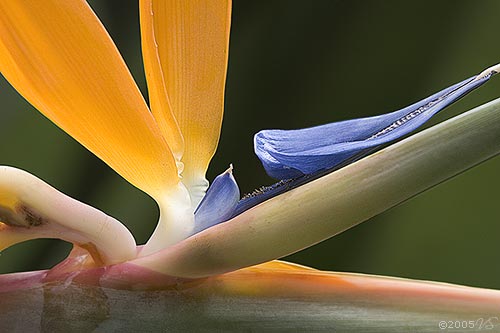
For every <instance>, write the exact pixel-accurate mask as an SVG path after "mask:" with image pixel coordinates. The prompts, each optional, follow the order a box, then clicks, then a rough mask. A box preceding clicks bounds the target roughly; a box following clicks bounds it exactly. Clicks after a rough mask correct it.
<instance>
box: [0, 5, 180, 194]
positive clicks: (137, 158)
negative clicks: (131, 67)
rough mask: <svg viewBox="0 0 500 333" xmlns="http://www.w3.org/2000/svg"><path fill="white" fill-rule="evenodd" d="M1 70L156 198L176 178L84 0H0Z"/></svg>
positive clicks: (156, 130)
mask: <svg viewBox="0 0 500 333" xmlns="http://www.w3.org/2000/svg"><path fill="white" fill-rule="evenodd" d="M0 70H1V72H2V74H3V75H4V76H5V77H6V78H7V80H8V81H9V82H10V83H11V84H12V85H13V86H14V87H15V88H16V89H17V90H18V91H19V92H20V93H21V95H23V96H24V97H25V98H26V99H27V100H28V101H29V102H30V103H31V104H33V105H34V106H35V107H36V108H37V109H38V110H39V111H41V112H42V113H43V114H44V115H45V116H47V117H48V118H50V119H51V120H52V121H53V122H54V123H56V124H57V125H58V126H59V127H61V128H62V129H64V130H65V131H66V132H67V133H68V134H70V135H71V136H73V137H74V138H75V139H76V140H78V141H79V142H80V143H81V144H82V145H84V146H85V147H86V148H87V149H89V150H90V151H92V152H93V153H94V154H96V155H97V156H98V157H99V158H101V159H102V160H103V161H105V162H106V163H107V164H108V165H109V166H111V167H112V168H113V169H114V170H115V171H117V172H118V173H119V174H120V175H122V176H123V177H124V178H126V179H127V180H128V181H129V182H131V183H132V184H133V185H135V186H137V187H139V188H140V189H142V190H144V191H146V192H147V193H149V194H151V195H152V196H155V197H158V196H159V195H161V194H162V192H164V191H165V189H166V188H168V187H171V186H173V185H175V184H177V183H178V182H179V177H178V172H177V168H176V165H175V161H174V158H173V156H172V153H171V152H170V149H169V147H168V145H167V143H166V142H165V140H164V139H163V137H162V135H161V133H160V131H159V128H158V126H157V125H156V123H155V121H154V119H153V117H152V116H151V114H150V112H149V110H148V107H147V105H146V103H145V101H144V98H143V97H142V95H141V93H140V91H139V89H138V88H137V86H136V84H135V82H134V81H133V79H132V76H131V74H130V73H129V71H128V69H127V67H126V65H125V63H124V61H123V59H122V58H121V56H120V54H119V53H118V50H117V49H116V47H115V45H114V44H113V42H112V40H111V38H110V37H109V35H108V34H107V32H106V31H105V29H104V27H103V26H102V24H101V23H100V22H99V20H98V18H97V17H96V16H95V14H94V13H93V12H92V10H91V9H90V7H89V6H88V4H87V2H86V1H83V0H72V1H56V0H44V1H38V0H18V1H17V0H16V1H1V2H0Z"/></svg>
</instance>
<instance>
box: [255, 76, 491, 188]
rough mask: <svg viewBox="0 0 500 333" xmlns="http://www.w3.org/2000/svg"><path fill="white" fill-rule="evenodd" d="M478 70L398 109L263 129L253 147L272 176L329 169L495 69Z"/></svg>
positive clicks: (425, 116)
mask: <svg viewBox="0 0 500 333" xmlns="http://www.w3.org/2000/svg"><path fill="white" fill-rule="evenodd" d="M497 72H498V71H497V70H496V68H495V70H493V69H492V70H491V71H490V72H487V73H485V72H483V73H481V74H479V75H478V76H475V77H472V78H469V79H467V80H464V81H462V82H460V83H457V84H455V85H453V86H451V87H449V88H446V89H444V90H442V91H440V92H438V93H436V94H434V95H432V96H430V97H427V98H425V99H424V100H422V101H420V102H417V103H414V104H412V105H410V106H408V107H406V108H404V109H401V110H398V111H395V112H391V113H387V114H384V115H379V116H374V117H368V118H360V119H352V120H346V121H341V122H336V123H331V124H327V125H321V126H316V127H311V128H305V129H299V130H263V131H260V132H258V133H257V134H256V135H255V137H254V149H255V153H256V154H257V156H258V157H259V159H260V160H261V162H262V164H263V166H264V168H265V170H266V172H267V173H268V174H269V175H270V176H271V177H273V178H276V179H290V178H298V177H301V176H303V175H311V174H315V173H317V172H321V171H324V170H329V169H334V168H335V167H336V166H339V165H342V164H343V163H345V162H346V161H349V160H355V159H357V158H360V157H362V156H365V155H367V154H368V153H369V152H371V151H373V150H374V149H376V148H377V147H380V146H381V145H384V144H386V143H389V142H391V141H395V140H397V139H399V138H401V137H403V136H405V135H407V134H409V133H410V132H412V131H414V130H415V129H417V128H418V127H420V126H421V125H423V124H424V123H425V122H426V121H427V120H429V119H430V118H431V117H432V116H434V115H435V114H436V113H438V112H439V111H441V110H443V109H444V108H445V107H447V106H449V105H450V104H452V103H454V102H455V101H457V100H458V99H460V98H461V97H463V96H464V95H466V94H467V93H469V92H471V91H472V90H474V89H476V88H477V87H479V86H481V85H482V84H484V83H485V82H486V81H488V80H489V78H490V77H491V76H492V75H493V74H495V73H497Z"/></svg>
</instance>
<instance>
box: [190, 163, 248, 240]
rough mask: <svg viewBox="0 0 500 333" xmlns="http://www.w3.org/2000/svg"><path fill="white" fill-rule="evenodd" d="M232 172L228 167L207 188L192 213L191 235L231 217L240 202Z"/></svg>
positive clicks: (231, 168) (238, 191)
mask: <svg viewBox="0 0 500 333" xmlns="http://www.w3.org/2000/svg"><path fill="white" fill-rule="evenodd" d="M232 171H233V167H232V166H230V167H229V169H227V170H226V171H225V172H224V173H222V174H220V175H219V176H217V177H216V178H215V179H214V181H213V183H212V185H210V187H209V188H208V191H207V194H205V197H203V200H201V202H200V204H199V205H198V207H197V208H196V211H195V212H194V222H195V227H194V230H193V234H194V233H197V232H200V231H202V230H204V229H207V228H210V227H211V226H213V225H215V224H218V223H221V222H224V221H226V220H229V218H230V217H231V216H232V215H233V212H234V210H235V208H236V205H237V203H238V201H239V200H240V190H239V188H238V184H237V183H236V180H235V179H234V177H233V172H232Z"/></svg>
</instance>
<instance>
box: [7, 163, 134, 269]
mask: <svg viewBox="0 0 500 333" xmlns="http://www.w3.org/2000/svg"><path fill="white" fill-rule="evenodd" d="M35 238H59V239H63V240H65V241H68V242H71V243H73V244H75V245H78V246H80V247H82V248H84V249H86V250H87V251H88V252H89V253H90V254H91V255H92V257H93V259H94V261H95V262H96V263H97V264H105V265H109V264H115V263H119V262H123V261H126V260H129V259H132V258H134V257H135V256H136V243H135V240H134V237H133V236H132V234H131V233H130V232H129V231H128V230H127V228H126V227H125V226H124V225H123V224H121V223H120V222H118V221H117V220H115V219H114V218H112V217H110V216H108V215H106V214H104V213H103V212H101V211H99V210H97V209H95V208H93V207H90V206H88V205H86V204H84V203H81V202H79V201H77V200H75V199H72V198H70V197H68V196H66V195H64V194H63V193H61V192H59V191H57V190H56V189H54V188H53V187H51V186H50V185H48V184H47V183H45V182H43V181H41V180H40V179H38V178H36V177H35V176H33V175H31V174H29V173H27V172H25V171H22V170H19V169H15V168H12V167H7V166H0V250H3V249H5V248H7V247H9V246H11V245H14V244H16V243H19V242H23V241H26V240H29V239H35Z"/></svg>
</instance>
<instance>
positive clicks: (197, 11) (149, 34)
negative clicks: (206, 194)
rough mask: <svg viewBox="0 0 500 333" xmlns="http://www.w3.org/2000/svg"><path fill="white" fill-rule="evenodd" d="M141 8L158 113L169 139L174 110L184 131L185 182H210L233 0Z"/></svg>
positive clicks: (146, 1) (175, 0) (171, 1)
mask: <svg viewBox="0 0 500 333" xmlns="http://www.w3.org/2000/svg"><path fill="white" fill-rule="evenodd" d="M140 8H141V29H142V37H143V54H144V62H145V68H146V73H148V86H149V89H150V96H151V106H152V111H153V114H154V116H155V118H157V119H158V122H159V123H163V124H166V125H164V126H162V127H163V129H164V131H166V133H165V137H166V138H167V139H168V140H169V144H170V142H171V139H170V138H171V137H172V136H173V135H172V133H170V132H167V131H169V130H170V129H173V128H175V127H176V126H175V124H174V121H173V117H172V115H171V112H173V114H174V115H175V119H177V122H178V124H179V127H180V130H181V132H182V136H183V137H184V154H183V156H182V162H183V163H184V171H183V173H182V176H183V182H184V183H185V184H186V185H188V187H190V188H192V187H196V186H202V187H203V186H206V180H205V172H206V170H207V168H208V164H209V162H210V159H211V158H212V156H213V154H214V153H215V149H216V148H217V143H218V140H219V133H220V128H221V123H222V114H223V106H224V105H223V104H224V86H225V81H226V70H227V59H228V47H229V46H228V44H229V27H230V19H231V1H224V0H221V1H213V0H183V1H179V0H167V1H154V0H142V1H141V2H140ZM160 72H161V73H162V74H163V77H160V75H159V73H160ZM166 95H168V98H167V96H166ZM168 100H170V106H171V109H170V108H169V104H168ZM172 146H173V144H172ZM203 191H204V189H203Z"/></svg>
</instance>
